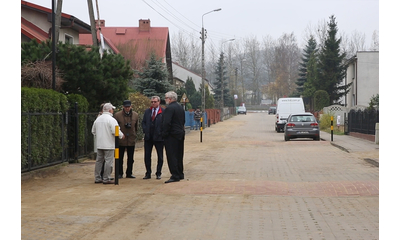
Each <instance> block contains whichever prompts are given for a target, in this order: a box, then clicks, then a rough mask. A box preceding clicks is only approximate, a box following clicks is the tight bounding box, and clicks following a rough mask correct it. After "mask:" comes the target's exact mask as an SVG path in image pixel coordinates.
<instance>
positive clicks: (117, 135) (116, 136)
mask: <svg viewBox="0 0 400 240" xmlns="http://www.w3.org/2000/svg"><path fill="white" fill-rule="evenodd" d="M114 135H115V151H114V158H115V162H114V169H115V170H114V173H115V174H114V175H115V177H114V182H115V185H118V175H119V126H118V125H117V126H115V134H114Z"/></svg>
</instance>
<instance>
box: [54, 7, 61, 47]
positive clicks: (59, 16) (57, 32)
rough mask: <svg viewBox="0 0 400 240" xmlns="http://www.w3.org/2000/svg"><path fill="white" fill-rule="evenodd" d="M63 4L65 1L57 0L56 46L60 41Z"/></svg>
mask: <svg viewBox="0 0 400 240" xmlns="http://www.w3.org/2000/svg"><path fill="white" fill-rule="evenodd" d="M62 3H63V0H57V10H56V21H55V23H56V25H55V30H56V32H55V35H54V39H55V41H56V44H57V43H58V41H60V27H61V11H62Z"/></svg>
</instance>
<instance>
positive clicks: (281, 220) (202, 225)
mask: <svg viewBox="0 0 400 240" xmlns="http://www.w3.org/2000/svg"><path fill="white" fill-rule="evenodd" d="M273 124H274V116H272V115H268V114H267V113H249V114H247V115H239V116H235V117H233V118H231V119H229V120H225V121H224V122H220V123H218V124H216V125H212V126H211V127H210V128H207V129H205V130H204V132H203V142H202V143H200V135H199V131H191V132H190V133H188V134H187V136H186V141H185V157H184V164H185V180H182V181H180V182H177V183H169V184H164V181H165V180H167V179H168V178H169V176H170V174H169V172H168V167H167V164H166V162H165V164H164V167H163V175H162V180H156V179H155V176H152V179H149V180H143V179H142V177H143V176H144V172H145V168H144V163H143V149H142V148H136V151H135V163H134V168H135V170H134V174H135V175H136V177H137V178H136V179H126V178H123V179H120V184H119V185H103V184H94V177H93V171H94V161H93V160H88V161H85V162H83V163H79V164H70V165H68V166H65V167H62V168H61V169H60V172H59V173H58V174H56V175H50V176H46V177H35V178H32V179H27V180H24V181H22V183H21V238H22V239H32V240H34V239H59V240H61V239H139V240H142V239H143V240H147V239H152V238H161V239H190V240H191V239H272V240H275V239H276V240H280V239H290V240H292V239H329V240H330V239H368V240H372V239H378V238H379V168H378V167H376V166H374V165H373V164H370V163H368V162H366V161H364V158H366V157H369V156H365V155H363V156H360V155H357V154H353V153H351V152H346V151H343V150H342V149H340V148H337V147H335V146H333V145H332V144H330V142H329V141H312V140H308V139H298V140H292V141H289V142H285V141H284V139H283V134H282V133H276V132H275V131H274V125H273ZM372 152H373V151H372ZM366 154H367V155H368V154H372V155H373V156H370V158H376V153H374V152H373V153H366ZM155 156H156V154H155V152H153V158H155ZM155 164H156V163H155V161H154V160H153V169H155Z"/></svg>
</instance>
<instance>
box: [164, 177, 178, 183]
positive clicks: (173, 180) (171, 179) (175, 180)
mask: <svg viewBox="0 0 400 240" xmlns="http://www.w3.org/2000/svg"><path fill="white" fill-rule="evenodd" d="M179 181H180V180H179V179H173V178H170V179H168V180H167V181H165V183H171V182H179Z"/></svg>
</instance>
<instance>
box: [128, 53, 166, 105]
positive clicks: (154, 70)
mask: <svg viewBox="0 0 400 240" xmlns="http://www.w3.org/2000/svg"><path fill="white" fill-rule="evenodd" d="M138 76H139V77H138V78H136V79H135V82H134V88H135V89H136V90H138V91H139V92H140V93H142V94H143V95H145V96H147V97H151V96H160V98H164V95H165V93H166V92H168V91H171V90H172V89H173V87H172V85H171V84H170V83H169V82H168V71H167V69H166V66H165V64H164V63H163V62H162V61H161V60H158V59H157V57H156V55H155V54H151V56H150V59H149V60H148V61H146V67H145V68H143V69H142V71H141V72H138Z"/></svg>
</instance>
